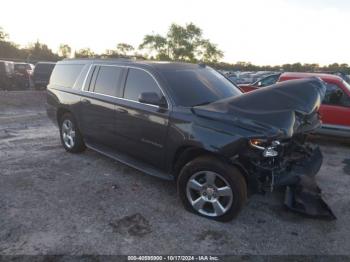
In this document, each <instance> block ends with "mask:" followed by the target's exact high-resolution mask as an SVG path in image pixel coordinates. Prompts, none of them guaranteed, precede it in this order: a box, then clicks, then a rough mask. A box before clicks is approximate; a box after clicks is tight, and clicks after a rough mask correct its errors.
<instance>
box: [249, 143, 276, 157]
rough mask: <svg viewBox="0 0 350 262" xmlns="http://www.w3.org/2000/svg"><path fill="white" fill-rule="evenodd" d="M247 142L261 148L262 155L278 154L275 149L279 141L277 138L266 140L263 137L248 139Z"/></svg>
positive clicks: (272, 155) (273, 155)
mask: <svg viewBox="0 0 350 262" xmlns="http://www.w3.org/2000/svg"><path fill="white" fill-rule="evenodd" d="M249 144H250V146H252V147H254V148H256V149H259V150H262V151H263V153H262V155H263V156H264V157H275V156H278V152H277V151H276V150H275V149H276V148H277V146H279V145H280V144H281V143H280V142H279V141H278V140H274V141H272V142H267V140H265V139H250V140H249Z"/></svg>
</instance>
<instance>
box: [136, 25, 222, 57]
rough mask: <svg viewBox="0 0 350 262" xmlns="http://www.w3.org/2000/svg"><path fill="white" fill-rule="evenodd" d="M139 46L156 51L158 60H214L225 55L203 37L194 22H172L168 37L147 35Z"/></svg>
mask: <svg viewBox="0 0 350 262" xmlns="http://www.w3.org/2000/svg"><path fill="white" fill-rule="evenodd" d="M139 48H140V49H148V50H149V51H151V52H153V53H155V54H156V55H155V57H156V59H158V60H180V61H189V62H198V61H199V60H203V61H205V62H214V61H218V60H219V59H221V58H222V57H223V52H222V51H221V50H219V49H218V48H217V46H216V45H215V44H213V43H211V42H210V41H209V40H208V39H203V37H202V30H201V29H200V28H199V27H197V26H196V25H194V24H193V23H190V24H186V25H185V26H181V25H177V24H172V25H171V26H170V27H169V30H168V33H167V35H166V37H164V36H162V35H159V34H153V35H146V36H145V37H144V39H143V42H142V43H141V45H140V46H139Z"/></svg>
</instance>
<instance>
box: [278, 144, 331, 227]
mask: <svg viewBox="0 0 350 262" xmlns="http://www.w3.org/2000/svg"><path fill="white" fill-rule="evenodd" d="M321 164H322V153H321V151H320V149H319V148H318V147H317V148H315V150H314V152H313V154H312V156H311V157H310V158H309V159H308V160H306V161H305V162H304V163H303V164H302V165H301V166H297V167H296V168H295V169H294V170H293V171H292V173H291V174H292V177H294V178H297V179H295V180H294V181H295V183H293V184H289V185H287V188H286V193H285V200H284V204H285V206H286V207H287V208H289V209H290V210H292V211H295V212H298V213H301V214H304V215H306V216H308V217H313V218H321V219H327V220H334V219H336V216H335V215H334V213H333V212H332V210H331V209H330V208H329V206H328V205H327V203H326V202H325V201H324V200H323V199H322V196H321V189H320V188H319V187H318V185H317V183H316V181H315V175H316V174H317V172H318V171H319V169H320V167H321Z"/></svg>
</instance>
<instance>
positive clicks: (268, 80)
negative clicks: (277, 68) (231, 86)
mask: <svg viewBox="0 0 350 262" xmlns="http://www.w3.org/2000/svg"><path fill="white" fill-rule="evenodd" d="M280 75H281V74H272V75H268V76H265V77H263V78H261V79H258V80H257V81H255V82H254V83H252V84H240V85H239V88H240V89H242V91H243V92H250V91H253V90H256V89H258V88H259V87H265V86H270V85H273V84H275V83H276V82H277V80H278V78H279V76H280Z"/></svg>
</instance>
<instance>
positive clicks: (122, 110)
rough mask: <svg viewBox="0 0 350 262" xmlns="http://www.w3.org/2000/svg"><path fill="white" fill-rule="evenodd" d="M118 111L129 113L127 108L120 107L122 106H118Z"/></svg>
mask: <svg viewBox="0 0 350 262" xmlns="http://www.w3.org/2000/svg"><path fill="white" fill-rule="evenodd" d="M116 111H117V112H118V113H122V114H126V113H128V110H126V109H124V108H120V107H118V108H117V109H116Z"/></svg>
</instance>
